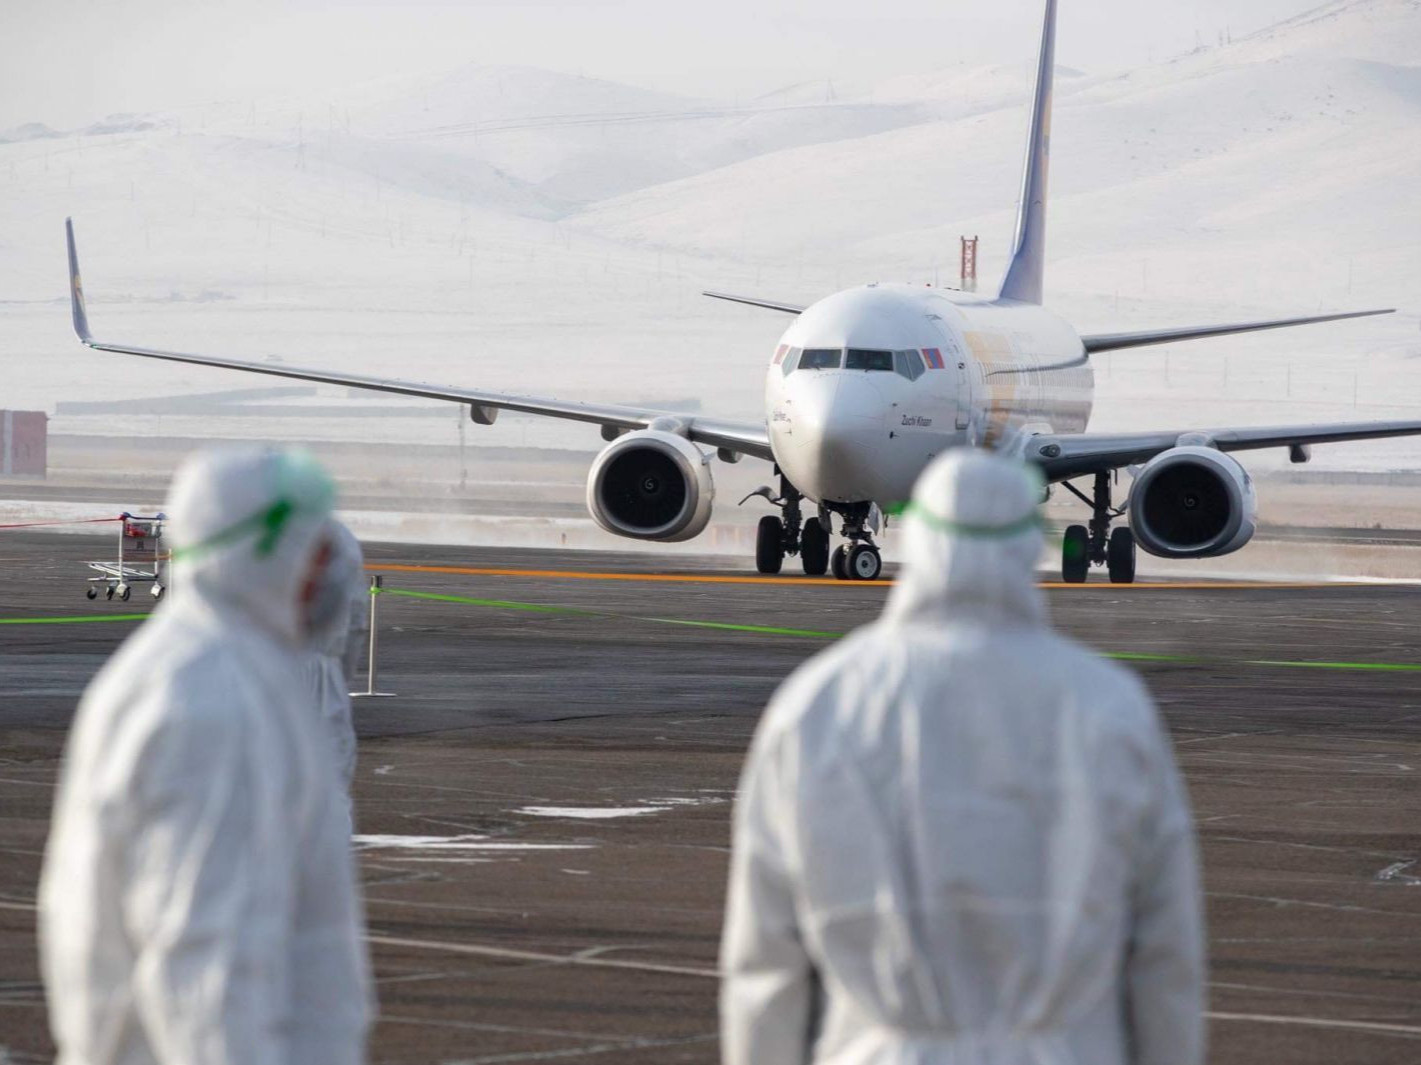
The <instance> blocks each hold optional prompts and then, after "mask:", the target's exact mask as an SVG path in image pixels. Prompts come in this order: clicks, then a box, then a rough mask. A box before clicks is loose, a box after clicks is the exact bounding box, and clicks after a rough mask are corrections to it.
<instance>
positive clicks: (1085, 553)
mask: <svg viewBox="0 0 1421 1065" xmlns="http://www.w3.org/2000/svg"><path fill="white" fill-rule="evenodd" d="M1062 483H1063V484H1064V485H1065V487H1066V489H1067V490H1068V491H1070V492H1071V493H1072V494H1073V495H1075V496H1077V497H1079V499H1080V500H1081V501H1082V502H1083V503H1085V504H1086V505H1087V506H1088V507H1090V508H1091V519H1090V526H1089V528H1087V527H1086V526H1084V525H1069V526H1067V527H1066V535H1065V536H1064V538H1062V540H1061V579H1062V580H1064V581H1065V582H1066V583H1067V584H1084V583H1085V579H1086V576H1087V574H1088V573H1089V572H1090V567H1091V566H1092V565H1096V566H1104V567H1105V569H1106V572H1107V573H1108V574H1109V575H1110V583H1111V584H1132V583H1134V580H1135V534H1134V533H1133V532H1131V531H1130V529H1128V528H1120V529H1111V528H1110V523H1111V522H1112V521H1114V520H1115V519H1116V518H1118V517H1120V516H1121V515H1123V514H1124V513H1125V508H1124V507H1118V508H1117V507H1115V506H1113V505H1112V504H1111V500H1110V474H1109V472H1106V471H1101V472H1098V473H1097V474H1096V475H1095V485H1094V488H1095V490H1094V492H1093V494H1092V497H1090V498H1088V497H1087V496H1086V494H1085V493H1084V492H1082V491H1081V490H1080V489H1079V488H1077V487H1076V486H1075V485H1073V484H1071V483H1070V482H1069V481H1063V482H1062Z"/></svg>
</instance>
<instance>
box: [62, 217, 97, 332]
mask: <svg viewBox="0 0 1421 1065" xmlns="http://www.w3.org/2000/svg"><path fill="white" fill-rule="evenodd" d="M64 233H65V236H66V237H68V239H69V309H70V311H71V312H73V315H74V332H76V333H78V334H79V339H80V340H82V341H83V342H84V343H85V344H87V343H89V341H91V340H93V339H94V337H93V334H91V333H90V332H89V315H88V313H87V312H86V311H85V310H84V283H83V282H82V281H80V280H79V253H78V252H77V251H75V250H74V220H73V219H72V218H66V219H65V220H64Z"/></svg>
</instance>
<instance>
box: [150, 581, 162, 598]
mask: <svg viewBox="0 0 1421 1065" xmlns="http://www.w3.org/2000/svg"><path fill="white" fill-rule="evenodd" d="M148 594H149V595H151V596H152V597H153V598H154V599H162V598H163V586H162V585H161V584H159V583H158V582H157V581H154V582H153V587H152V588H150V589H148Z"/></svg>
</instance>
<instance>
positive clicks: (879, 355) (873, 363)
mask: <svg viewBox="0 0 1421 1065" xmlns="http://www.w3.org/2000/svg"><path fill="white" fill-rule="evenodd" d="M844 367H845V368H846V369H849V370H888V371H890V372H891V371H892V369H893V352H891V351H869V350H867V349H865V348H849V357H848V359H847V360H846V361H845V363H844Z"/></svg>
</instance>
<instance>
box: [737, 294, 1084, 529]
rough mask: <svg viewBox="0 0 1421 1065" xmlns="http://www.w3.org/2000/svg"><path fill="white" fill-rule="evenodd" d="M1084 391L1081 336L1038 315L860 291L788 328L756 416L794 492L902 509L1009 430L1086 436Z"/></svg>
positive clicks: (1000, 304)
mask: <svg viewBox="0 0 1421 1065" xmlns="http://www.w3.org/2000/svg"><path fill="white" fill-rule="evenodd" d="M836 350H837V351H838V352H839V353H840V354H839V357H838V358H837V360H836V359H835V358H834V356H833V352H834V351H836ZM805 351H809V352H811V355H810V356H808V357H806V356H805V355H804V352H805ZM884 353H895V354H894V355H891V356H889V357H888V358H885V355H884ZM890 359H891V360H892V362H893V365H892V366H891V367H890V366H889V365H888V363H889V361H890ZM786 370H788V371H789V372H786ZM1093 383H1094V382H1093V375H1092V373H1091V369H1090V366H1089V365H1088V364H1087V363H1086V361H1085V354H1084V348H1083V346H1082V344H1081V340H1080V337H1079V336H1077V334H1076V332H1075V330H1074V329H1072V328H1071V326H1070V325H1068V324H1067V323H1066V322H1065V321H1063V320H1062V319H1060V318H1058V317H1057V316H1056V315H1054V314H1052V313H1051V312H1050V311H1047V310H1045V309H1044V308H1042V307H1038V306H1035V305H1032V304H1025V303H1014V302H1010V301H994V300H991V299H987V298H984V297H981V296H977V295H974V294H972V293H966V292H958V291H955V290H951V289H947V290H944V289H938V288H931V287H915V286H911V285H898V284H877V285H865V286H863V287H860V288H854V289H848V290H846V291H844V292H838V293H835V294H834V295H832V296H829V297H827V298H826V299H823V300H820V301H819V302H818V303H815V304H813V305H812V306H810V307H807V308H806V309H805V310H804V311H803V312H802V313H801V314H800V315H799V316H798V317H797V318H796V319H795V321H794V324H793V325H791V326H790V327H789V329H787V330H785V333H784V335H783V336H782V337H781V338H780V343H779V346H778V347H777V349H776V354H775V358H774V360H773V362H772V363H771V365H770V369H769V374H768V376H767V378H766V382H765V417H766V422H767V424H768V426H769V434H770V445H771V447H772V448H773V449H774V453H775V460H776V462H777V463H778V464H779V467H780V470H781V471H782V472H783V473H784V475H785V476H786V477H787V478H788V479H789V481H790V483H791V484H793V485H794V486H795V488H797V489H798V490H799V491H801V492H802V493H804V494H805V495H806V496H808V497H809V498H810V499H813V500H815V501H816V502H820V503H857V502H873V503H878V504H880V505H886V504H892V503H898V502H902V501H905V500H907V499H908V498H909V496H910V495H911V493H912V488H913V483H914V482H915V481H916V480H917V478H918V475H919V474H920V473H921V472H922V471H923V468H924V467H925V466H926V465H927V464H928V463H929V462H930V461H931V460H932V458H933V457H934V456H935V455H937V454H939V453H941V452H942V451H944V450H946V449H948V448H952V447H962V446H964V445H968V444H999V443H1001V442H1002V440H1003V438H1004V437H1005V436H1007V435H1009V434H1010V433H1012V432H1014V431H1025V432H1049V433H1079V432H1083V431H1084V430H1085V427H1086V423H1087V421H1088V420H1089V418H1090V408H1091V391H1092V387H1093Z"/></svg>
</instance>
